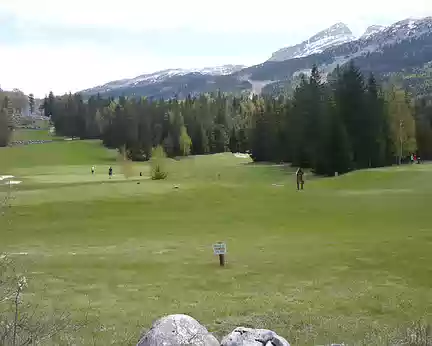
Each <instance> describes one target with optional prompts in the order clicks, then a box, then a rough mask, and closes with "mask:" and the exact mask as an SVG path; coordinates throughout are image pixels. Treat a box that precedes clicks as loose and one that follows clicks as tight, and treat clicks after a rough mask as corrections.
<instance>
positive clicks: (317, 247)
mask: <svg viewBox="0 0 432 346" xmlns="http://www.w3.org/2000/svg"><path fill="white" fill-rule="evenodd" d="M5 159H7V161H4V160H5ZM0 162H1V163H2V164H3V162H7V164H6V165H5V166H4V167H2V166H0V174H13V175H16V176H17V178H19V179H20V180H22V181H23V183H22V184H21V185H18V186H17V187H15V188H14V196H15V199H14V200H13V202H12V203H13V207H12V208H10V210H9V211H8V214H7V218H6V217H4V218H1V219H0V236H1V239H2V240H1V243H0V244H1V245H0V252H1V251H5V252H9V253H12V256H15V257H17V259H19V261H20V262H21V263H23V264H24V265H25V266H26V267H27V268H28V272H29V273H28V275H29V276H30V278H31V281H30V282H31V283H32V286H31V289H32V290H35V291H37V290H40V289H41V288H42V287H45V286H46V287H47V291H46V294H47V296H48V298H49V299H50V300H51V301H52V303H53V304H55V305H56V306H60V307H72V309H73V311H74V316H75V317H77V318H78V317H79V314H80V313H81V311H82V309H84V310H85V309H88V308H89V302H90V311H91V314H92V315H94V316H98V318H100V321H101V322H102V323H103V324H104V325H105V326H106V329H104V330H105V331H102V332H98V340H99V344H101V345H106V344H111V343H112V344H122V343H123V344H124V342H123V341H118V340H120V339H121V337H120V335H123V334H125V333H129V334H132V335H133V336H134V337H135V339H136V338H137V337H138V335H139V332H140V326H141V327H148V326H149V325H150V324H151V322H152V321H153V320H154V319H156V318H158V317H160V316H162V315H165V314H169V313H187V314H190V315H192V316H194V317H195V318H197V319H198V320H200V321H201V322H202V323H204V324H205V325H206V326H208V327H209V329H210V330H211V331H213V332H215V333H216V334H217V335H218V336H219V337H220V336H222V335H224V334H226V333H227V332H229V331H230V330H232V329H233V328H234V327H235V326H238V325H246V326H254V327H266V328H270V329H273V330H275V331H277V332H278V333H280V334H281V335H283V336H285V337H286V338H287V339H288V340H290V342H291V343H292V344H293V345H317V344H325V343H330V342H346V343H349V344H351V345H352V344H356V343H357V344H359V345H366V344H369V345H371V344H374V345H381V344H382V345H385V344H386V341H388V340H387V338H389V337H392V336H393V334H398V333H399V329H401V330H402V329H403V328H405V326H406V325H409V324H410V323H412V322H415V321H423V323H432V317H431V316H432V290H431V288H432V266H431V263H432V251H431V245H432V227H431V218H430V208H431V202H432V184H431V183H430V182H431V178H432V166H430V165H428V164H424V165H414V166H407V167H400V168H397V167H396V168H389V169H376V170H369V171H363V172H356V173H352V174H348V175H345V176H342V177H338V178H329V179H316V178H313V177H312V176H310V175H309V176H307V182H306V190H305V191H302V192H297V191H295V184H294V183H295V180H294V175H293V170H292V169H291V168H289V167H286V166H280V165H264V164H252V163H250V162H249V160H247V159H239V158H236V157H234V156H233V155H231V154H219V155H212V156H202V157H191V158H187V159H183V160H179V161H176V160H170V161H169V164H168V170H169V176H168V179H167V180H165V181H151V180H150V179H148V166H147V164H145V163H136V164H133V168H132V171H133V176H132V177H131V178H130V179H126V178H125V177H124V176H123V175H122V169H123V166H122V164H121V162H119V161H118V160H117V154H116V153H115V152H112V151H107V150H105V149H103V148H102V147H101V146H100V144H99V143H98V142H95V141H87V142H86V141H83V142H62V143H50V144H44V145H35V146H28V147H20V148H7V149H1V150H0ZM92 164H95V165H96V175H95V176H92V175H91V174H90V166H91V165H92ZM110 165H112V166H113V167H114V172H115V176H114V178H113V179H112V180H111V181H110V180H109V179H108V175H107V169H108V167H109V166H110ZM140 171H142V172H143V175H144V176H143V177H140V176H139V172H140ZM138 182H139V184H137V183H138ZM174 185H178V186H179V188H178V189H174V188H173V186H174ZM6 220H7V222H6ZM1 222H2V223H1ZM216 241H226V242H227V247H228V255H227V267H226V268H223V269H222V268H219V267H218V261H217V258H215V257H214V256H213V254H212V249H211V245H212V243H214V242H216ZM19 253H25V255H24V254H21V255H18V254H19ZM13 254H15V255H13ZM82 333H84V334H85V333H90V332H89V331H88V330H84V331H82Z"/></svg>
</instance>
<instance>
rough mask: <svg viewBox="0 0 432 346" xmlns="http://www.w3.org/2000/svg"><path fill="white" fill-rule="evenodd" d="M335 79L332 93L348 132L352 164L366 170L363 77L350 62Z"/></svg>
mask: <svg viewBox="0 0 432 346" xmlns="http://www.w3.org/2000/svg"><path fill="white" fill-rule="evenodd" d="M337 78H338V79H337V81H336V83H335V87H336V88H335V91H334V94H335V102H336V108H337V111H338V112H339V116H340V119H341V120H342V121H343V122H344V124H345V127H346V130H347V132H348V138H349V140H350V143H351V148H352V152H353V164H354V165H355V167H356V168H367V167H369V165H370V158H369V152H368V151H369V149H368V148H367V147H365V146H364V144H365V141H368V138H369V134H368V132H369V130H370V126H369V122H368V120H365V114H366V112H367V107H366V102H365V85H364V80H363V76H362V74H361V73H360V71H359V70H358V69H357V68H356V67H355V66H354V64H353V63H352V62H351V63H350V64H349V65H348V67H347V68H346V69H345V70H343V71H342V72H341V73H340V74H339V75H338V76H337Z"/></svg>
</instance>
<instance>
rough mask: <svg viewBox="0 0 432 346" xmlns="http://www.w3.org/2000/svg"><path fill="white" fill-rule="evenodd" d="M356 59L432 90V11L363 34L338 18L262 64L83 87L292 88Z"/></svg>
mask: <svg viewBox="0 0 432 346" xmlns="http://www.w3.org/2000/svg"><path fill="white" fill-rule="evenodd" d="M350 61H353V62H354V63H355V64H356V66H358V67H359V68H360V69H361V70H362V72H364V73H371V72H372V73H374V74H375V75H376V77H377V78H378V79H379V80H382V81H383V82H387V81H392V82H393V83H397V84H400V85H402V86H403V87H405V88H408V89H411V90H413V91H415V92H416V93H417V94H425V93H432V83H430V80H432V17H426V18H422V19H405V20H402V21H399V22H396V23H394V24H393V25H390V26H387V27H384V26H380V25H373V26H371V27H369V28H367V30H366V31H365V32H364V34H363V35H362V36H360V37H355V36H354V35H353V33H352V32H351V30H350V29H349V27H348V26H347V25H345V24H343V23H337V24H335V25H333V26H331V27H329V28H327V29H325V30H323V31H321V32H319V33H317V34H316V35H314V36H312V37H311V38H309V39H308V40H306V41H304V42H301V43H299V44H297V45H294V46H291V47H285V48H282V49H280V50H278V51H276V52H274V53H273V54H271V56H270V58H269V59H268V60H267V61H265V62H263V63H261V64H258V65H255V66H250V67H245V66H241V65H224V66H218V67H210V68H204V69H194V70H185V69H171V70H165V71H159V72H155V73H152V74H146V75H142V76H138V77H136V78H132V79H123V80H119V81H113V82H110V83H107V84H105V85H101V86H98V87H94V88H90V89H86V90H83V91H82V93H83V94H84V95H86V96H90V95H94V94H97V93H99V94H101V95H102V96H111V97H118V96H121V95H125V96H147V97H155V98H160V97H162V98H170V97H174V96H177V97H178V98H183V97H186V96H187V95H188V94H192V95H193V94H198V93H203V92H211V91H215V90H221V91H223V92H233V93H242V92H246V93H251V92H253V93H260V92H269V93H278V92H280V91H282V90H286V89H292V87H293V86H295V83H296V81H297V80H298V79H299V76H300V75H301V74H306V75H307V74H308V73H309V72H310V71H311V68H312V67H313V65H317V66H318V68H319V70H320V71H321V72H322V74H323V76H324V77H325V76H327V75H328V73H331V72H332V71H333V70H334V69H335V68H336V67H337V66H338V65H339V66H343V65H344V64H346V63H348V62H350Z"/></svg>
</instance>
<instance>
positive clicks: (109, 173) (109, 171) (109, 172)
mask: <svg viewBox="0 0 432 346" xmlns="http://www.w3.org/2000/svg"><path fill="white" fill-rule="evenodd" d="M112 173H113V170H112V167H110V168H109V169H108V175H109V178H110V179H111V177H112Z"/></svg>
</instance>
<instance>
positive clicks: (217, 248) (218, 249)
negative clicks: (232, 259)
mask: <svg viewBox="0 0 432 346" xmlns="http://www.w3.org/2000/svg"><path fill="white" fill-rule="evenodd" d="M213 253H214V254H215V255H218V256H219V265H220V266H221V267H225V254H226V244H225V243H223V242H218V243H216V244H213Z"/></svg>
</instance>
